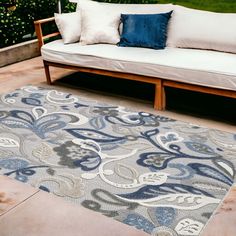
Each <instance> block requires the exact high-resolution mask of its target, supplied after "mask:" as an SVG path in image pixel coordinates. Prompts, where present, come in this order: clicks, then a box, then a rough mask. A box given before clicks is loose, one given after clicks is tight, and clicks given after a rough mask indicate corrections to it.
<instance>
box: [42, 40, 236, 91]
mask: <svg viewBox="0 0 236 236" xmlns="http://www.w3.org/2000/svg"><path fill="white" fill-rule="evenodd" d="M41 52H42V57H43V59H44V60H46V61H51V62H57V63H62V64H67V65H74V66H81V67H89V68H97V69H104V70H110V71H119V72H127V73H133V74H138V75H146V76H154V77H160V78H163V79H169V80H174V81H179V82H186V83H190V84H197V85H203V86H208V87H214V88H221V89H229V90H234V91H236V55H235V54H230V53H223V52H216V51H207V50H196V49H183V48H166V49H164V50H153V49H147V48H133V47H132V48H131V47H118V46H116V45H108V44H96V45H86V46H81V45H79V43H74V44H68V45H64V44H63V42H62V40H56V41H53V42H51V43H48V44H45V45H44V46H43V47H42V49H41Z"/></svg>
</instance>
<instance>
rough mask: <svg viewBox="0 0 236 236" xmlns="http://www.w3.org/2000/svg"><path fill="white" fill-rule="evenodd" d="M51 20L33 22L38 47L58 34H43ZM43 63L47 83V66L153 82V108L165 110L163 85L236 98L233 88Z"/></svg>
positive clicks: (53, 19)
mask: <svg viewBox="0 0 236 236" xmlns="http://www.w3.org/2000/svg"><path fill="white" fill-rule="evenodd" d="M52 21H55V18H54V17H51V18H47V19H42V20H38V21H35V22H34V25H35V31H36V35H37V38H38V44H39V48H41V47H42V46H43V44H44V41H45V40H48V39H50V38H52V37H55V36H58V35H60V33H59V32H54V33H51V34H47V35H43V33H42V25H43V24H45V23H48V22H52ZM43 64H44V69H45V74H46V79H47V83H48V84H49V85H50V84H52V80H51V76H50V71H49V66H54V67H60V68H65V69H72V70H75V71H79V72H86V73H91V74H99V75H104V76H111V77H115V78H122V79H128V80H135V81H141V82H145V83H151V84H154V85H155V98H154V109H157V110H165V107H166V96H165V87H172V88H178V89H184V90H190V91H196V92H201V93H207V94H213V95H219V96H224V97H230V98H236V91H233V90H225V89H217V88H210V87H206V86H199V85H192V84H188V83H183V82H176V81H172V80H168V79H162V78H157V77H150V76H143V75H136V74H131V73H124V72H114V71H109V70H102V69H93V68H86V67H78V66H71V65H65V64H60V63H54V62H50V61H45V60H43Z"/></svg>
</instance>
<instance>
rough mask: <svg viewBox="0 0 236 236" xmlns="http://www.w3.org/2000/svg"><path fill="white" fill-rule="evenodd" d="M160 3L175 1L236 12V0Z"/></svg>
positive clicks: (179, 3)
mask: <svg viewBox="0 0 236 236" xmlns="http://www.w3.org/2000/svg"><path fill="white" fill-rule="evenodd" d="M158 3H174V4H178V5H182V6H186V7H190V8H196V9H201V10H208V11H215V12H235V13H236V0H158Z"/></svg>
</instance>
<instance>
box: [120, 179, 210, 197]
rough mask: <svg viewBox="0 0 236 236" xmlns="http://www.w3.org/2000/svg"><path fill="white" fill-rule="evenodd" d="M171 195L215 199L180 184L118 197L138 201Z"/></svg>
mask: <svg viewBox="0 0 236 236" xmlns="http://www.w3.org/2000/svg"><path fill="white" fill-rule="evenodd" d="M169 193H191V194H196V195H197V194H199V195H205V196H208V197H214V196H213V195H212V194H210V193H208V192H206V191H204V190H201V189H198V188H195V187H192V186H189V185H184V184H178V183H164V184H162V185H160V186H156V185H147V186H144V187H142V188H140V189H139V190H137V191H135V192H133V193H127V194H118V195H119V196H121V197H123V198H127V199H135V200H138V199H151V198H155V197H158V196H163V195H167V194H169Z"/></svg>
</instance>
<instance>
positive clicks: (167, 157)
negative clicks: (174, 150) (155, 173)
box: [137, 152, 175, 170]
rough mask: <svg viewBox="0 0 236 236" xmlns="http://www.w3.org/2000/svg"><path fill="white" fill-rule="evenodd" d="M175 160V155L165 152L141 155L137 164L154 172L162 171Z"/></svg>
mask: <svg viewBox="0 0 236 236" xmlns="http://www.w3.org/2000/svg"><path fill="white" fill-rule="evenodd" d="M174 158H175V155H173V154H169V153H164V152H148V153H141V154H140V157H139V159H138V160H137V164H139V165H141V166H144V167H148V168H151V169H153V170H161V169H164V168H166V167H167V164H168V162H169V161H171V160H172V159H174Z"/></svg>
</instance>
